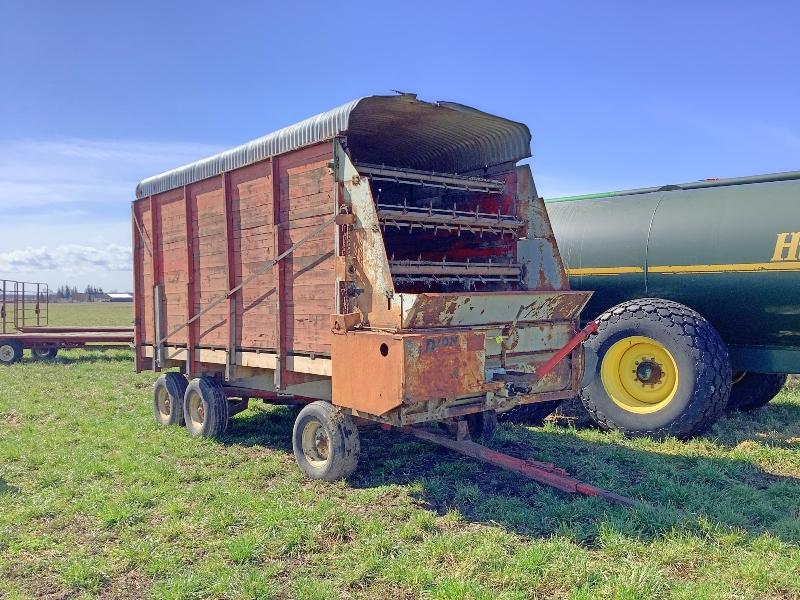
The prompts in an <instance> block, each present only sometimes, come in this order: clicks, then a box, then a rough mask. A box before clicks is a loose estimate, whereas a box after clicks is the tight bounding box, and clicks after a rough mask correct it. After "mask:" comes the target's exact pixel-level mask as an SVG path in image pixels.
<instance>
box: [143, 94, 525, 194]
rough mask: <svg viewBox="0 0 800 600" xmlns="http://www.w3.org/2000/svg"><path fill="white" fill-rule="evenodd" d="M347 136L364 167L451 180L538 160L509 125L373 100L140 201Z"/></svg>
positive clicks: (156, 188) (411, 99) (441, 107)
mask: <svg viewBox="0 0 800 600" xmlns="http://www.w3.org/2000/svg"><path fill="white" fill-rule="evenodd" d="M340 134H346V135H347V144H348V150H349V152H350V154H351V156H352V157H353V158H354V159H355V160H358V161H363V162H370V163H377V164H386V165H391V166H396V167H406V168H411V169H422V170H430V171H439V172H449V173H464V172H468V171H475V170H477V169H481V168H483V167H486V166H494V165H498V164H502V163H507V162H516V161H518V160H520V159H523V158H526V157H528V156H530V155H531V154H530V141H531V134H530V131H529V130H528V128H527V127H526V126H525V125H523V124H522V123H517V122H514V121H509V120H508V119H503V118H502V117H498V116H495V115H490V114H489V113H485V112H482V111H479V110H476V109H474V108H470V107H468V106H464V105H461V104H456V103H453V102H436V103H429V102H422V101H420V100H417V98H416V96H415V95H414V94H400V95H397V96H367V97H364V98H359V99H357V100H353V101H351V102H348V103H347V104H344V105H342V106H340V107H338V108H334V109H333V110H330V111H328V112H324V113H321V114H319V115H316V116H314V117H311V118H310V119H305V120H304V121H300V122H299V123H296V124H294V125H290V126H289V127H284V128H283V129H279V130H278V131H275V132H273V133H270V134H268V135H265V136H263V137H260V138H258V139H255V140H253V141H251V142H247V143H246V144H242V145H241V146H237V147H236V148H232V149H230V150H226V151H225V152H221V153H220V154H216V155H214V156H210V157H208V158H204V159H203V160H199V161H197V162H193V163H191V164H188V165H185V166H183V167H179V168H177V169H173V170H171V171H167V172H166V173H161V174H160V175H156V176H154V177H149V178H147V179H144V180H142V181H141V182H140V183H139V185H137V186H136V197H137V198H145V197H147V196H151V195H154V194H158V193H161V192H165V191H167V190H172V189H175V188H179V187H182V186H184V185H188V184H190V183H194V182H196V181H200V180H202V179H206V178H208V177H213V176H214V175H219V174H220V173H223V172H225V171H230V170H231V169H236V168H239V167H243V166H245V165H249V164H252V163H255V162H259V161H262V160H265V159H266V158H269V157H270V156H275V155H277V154H283V153H285V152H289V151H291V150H296V149H298V148H302V147H303V146H309V145H311V144H316V143H319V142H323V141H326V140H331V139H333V138H334V137H336V136H337V135H340Z"/></svg>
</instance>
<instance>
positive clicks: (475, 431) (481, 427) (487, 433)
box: [466, 410, 497, 441]
mask: <svg viewBox="0 0 800 600" xmlns="http://www.w3.org/2000/svg"><path fill="white" fill-rule="evenodd" d="M466 421H467V428H468V429H469V437H470V438H472V439H473V440H475V441H478V440H487V441H488V440H490V439H492V436H493V435H494V432H495V431H496V430H497V411H494V410H485V411H483V412H479V413H472V414H471V415H467V417H466Z"/></svg>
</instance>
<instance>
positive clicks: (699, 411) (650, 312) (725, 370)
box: [581, 298, 731, 439]
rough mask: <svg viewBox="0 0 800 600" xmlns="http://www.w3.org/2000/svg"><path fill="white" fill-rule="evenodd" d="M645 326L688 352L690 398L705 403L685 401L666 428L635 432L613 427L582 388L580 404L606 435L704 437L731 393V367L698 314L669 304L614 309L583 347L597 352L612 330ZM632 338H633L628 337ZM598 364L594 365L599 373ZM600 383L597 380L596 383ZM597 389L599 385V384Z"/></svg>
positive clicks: (648, 302)
mask: <svg viewBox="0 0 800 600" xmlns="http://www.w3.org/2000/svg"><path fill="white" fill-rule="evenodd" d="M643 320H646V321H650V322H654V323H656V324H658V325H659V326H662V327H665V328H666V331H668V332H669V334H670V335H671V336H672V337H673V338H674V339H676V340H678V341H679V342H682V343H683V344H684V345H685V347H687V348H689V350H690V353H691V355H692V359H693V362H694V364H695V366H698V365H700V366H702V367H704V368H699V369H696V370H695V381H694V390H695V391H694V394H693V396H697V395H698V394H708V398H707V400H706V401H704V402H702V401H697V399H696V398H695V401H690V402H689V404H688V406H687V407H686V410H684V411H683V412H682V414H680V415H679V416H678V417H677V418H676V419H675V420H674V421H672V422H671V423H669V424H668V425H665V426H659V427H653V428H646V427H643V428H642V429H635V428H632V427H626V426H623V425H621V424H620V423H617V422H615V421H614V419H613V418H612V417H611V416H610V415H608V414H606V413H605V412H604V410H603V407H602V406H601V405H600V404H599V403H598V402H596V401H594V400H593V399H592V398H591V396H590V394H589V393H588V392H587V389H588V386H587V388H584V389H583V390H582V391H581V401H582V402H583V405H584V407H585V408H586V410H587V411H588V412H589V415H590V416H591V418H592V419H593V420H594V422H595V423H596V424H597V425H598V426H599V427H600V428H601V429H605V430H612V429H613V430H619V431H622V432H623V433H624V434H625V435H627V436H632V437H636V436H650V437H653V438H657V439H663V438H665V437H670V436H673V437H676V438H678V439H687V438H690V437H692V436H696V435H699V434H701V433H703V432H705V431H707V430H708V429H709V428H710V427H711V426H712V425H713V424H714V422H715V421H716V420H717V419H718V418H719V416H720V415H721V414H722V412H723V411H724V409H725V407H726V405H727V403H728V397H729V395H730V389H731V366H730V360H729V358H728V351H727V348H726V346H725V343H724V342H723V341H722V338H721V337H720V335H719V333H717V330H716V329H714V327H713V326H712V325H711V324H710V323H709V322H708V321H707V320H706V319H704V318H703V317H702V316H701V315H700V314H699V313H697V312H695V311H694V310H692V309H691V308H689V307H687V306H684V305H683V304H680V303H678V302H673V301H671V300H663V299H660V298H642V299H640V300H630V301H627V302H623V303H621V304H618V305H617V306H615V307H613V308H611V309H609V310H607V311H606V312H604V313H603V314H602V315H600V316H599V317H598V318H597V323H598V333H597V335H594V336H592V337H590V338H589V341H588V342H587V344H588V345H589V346H590V347H591V348H592V349H594V350H595V351H596V350H597V347H598V346H599V345H600V343H601V341H602V340H603V332H604V331H606V330H608V329H609V328H610V327H611V326H613V325H615V324H617V323H621V322H627V321H630V323H631V325H634V324H635V323H636V322H637V321H643ZM631 335H637V334H636V333H633V332H632V333H631ZM601 362H602V358H600V359H599V360H598V368H599V365H600V364H601ZM596 379H597V381H598V382H599V380H600V376H599V374H598V376H597V377H596ZM599 385H600V386H602V383H599Z"/></svg>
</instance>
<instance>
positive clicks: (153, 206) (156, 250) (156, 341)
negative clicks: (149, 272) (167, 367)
mask: <svg viewBox="0 0 800 600" xmlns="http://www.w3.org/2000/svg"><path fill="white" fill-rule="evenodd" d="M157 210H158V203H157V202H155V201H154V200H153V196H150V239H151V240H152V241H153V257H152V258H153V371H160V370H161V363H162V360H161V358H162V357H161V347H162V344H161V333H162V327H161V325H162V324H163V322H162V318H161V317H162V316H163V313H162V310H161V308H162V302H161V275H162V268H161V256H162V253H161V232H160V228H159V226H158V215H157V214H156V212H157Z"/></svg>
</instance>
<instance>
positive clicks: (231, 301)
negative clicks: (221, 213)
mask: <svg viewBox="0 0 800 600" xmlns="http://www.w3.org/2000/svg"><path fill="white" fill-rule="evenodd" d="M229 187H230V173H228V172H225V173H223V174H222V201H223V204H224V210H225V244H226V248H227V258H228V260H227V265H228V266H227V273H228V289H229V290H232V289H233V288H235V287H236V265H235V264H234V259H235V256H234V252H233V245H234V240H233V198H232V197H231V196H232V194H231V192H230V190H229ZM238 293H239V292H234V293H233V294H230V295H229V296H228V353H227V357H226V362H225V379H227V380H230V379H231V378H232V377H233V376H234V373H235V371H236V296H237V295H238Z"/></svg>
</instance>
